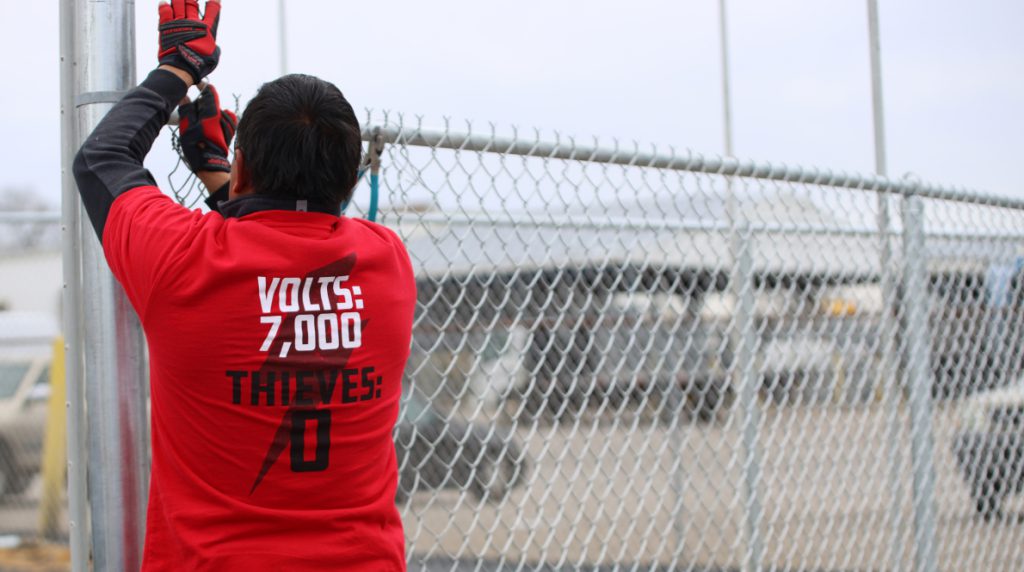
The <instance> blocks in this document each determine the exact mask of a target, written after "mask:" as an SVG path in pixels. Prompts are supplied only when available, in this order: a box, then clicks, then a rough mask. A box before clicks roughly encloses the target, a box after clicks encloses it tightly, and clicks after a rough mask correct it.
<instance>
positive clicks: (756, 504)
mask: <svg viewBox="0 0 1024 572" xmlns="http://www.w3.org/2000/svg"><path fill="white" fill-rule="evenodd" d="M739 237H740V248H739V252H738V254H739V259H738V260H737V263H736V265H735V266H736V267H737V268H738V274H739V277H740V281H739V287H738V288H737V290H738V291H739V292H738V293H739V298H738V299H737V304H736V316H735V320H736V322H735V327H736V328H738V331H739V342H740V343H739V346H738V348H737V350H738V351H737V352H736V364H735V370H734V371H735V372H737V373H738V375H737V376H735V377H734V379H739V401H740V406H741V407H740V410H741V411H742V412H743V427H742V432H743V436H742V440H743V514H744V518H745V522H744V534H745V537H746V541H747V547H746V548H747V552H746V559H745V560H744V563H743V570H744V571H745V572H759V571H760V570H761V569H762V566H763V564H762V557H763V553H764V539H763V537H762V534H761V506H762V503H761V449H760V447H761V443H760V431H761V410H760V408H759V404H758V402H757V396H758V386H757V384H758V379H759V376H758V375H757V372H756V370H755V369H754V365H755V362H756V359H757V349H758V333H757V325H756V323H755V320H754V313H755V311H756V300H755V287H754V237H753V234H752V233H751V232H750V227H749V225H745V226H744V228H743V231H742V234H740V235H739Z"/></svg>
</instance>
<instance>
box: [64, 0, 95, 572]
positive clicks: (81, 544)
mask: <svg viewBox="0 0 1024 572" xmlns="http://www.w3.org/2000/svg"><path fill="white" fill-rule="evenodd" d="M75 15H76V13H75V0H61V2H60V105H61V110H60V113H61V211H62V213H61V218H62V222H61V249H62V253H61V255H62V258H63V285H62V295H63V297H62V308H61V310H62V312H63V315H64V316H63V318H64V328H63V329H64V356H65V374H66V377H65V380H66V382H65V387H66V391H67V393H66V399H67V404H66V409H67V434H68V439H67V447H68V457H67V471H68V521H69V522H68V536H69V539H68V540H69V544H70V547H71V570H72V572H85V571H86V570H88V567H89V526H88V522H87V519H88V518H89V516H88V514H89V513H88V505H87V500H88V499H87V495H88V493H87V491H86V451H85V394H84V388H83V384H82V380H83V376H82V368H83V360H84V352H83V351H82V339H81V335H82V332H81V316H82V311H81V309H82V283H81V275H82V251H81V240H79V237H80V233H79V225H80V220H79V217H80V214H81V208H80V204H79V200H78V192H77V190H76V187H75V181H74V179H73V178H72V176H71V162H72V160H73V158H74V155H75V149H76V148H77V146H78V142H79V140H80V139H79V136H78V133H77V131H76V129H77V121H76V114H75V84H76V81H75V76H76V71H75V68H76V62H77V60H76V51H75V45H76V42H75V30H77V21H76V18H75Z"/></svg>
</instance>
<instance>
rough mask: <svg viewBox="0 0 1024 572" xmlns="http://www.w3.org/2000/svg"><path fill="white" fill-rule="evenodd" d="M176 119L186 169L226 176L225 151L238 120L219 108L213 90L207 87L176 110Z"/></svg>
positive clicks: (226, 157) (228, 164) (228, 163)
mask: <svg viewBox="0 0 1024 572" xmlns="http://www.w3.org/2000/svg"><path fill="white" fill-rule="evenodd" d="M178 117H179V123H178V144H179V145H181V153H182V155H184V157H185V162H186V163H187V164H188V167H189V169H191V170H192V172H193V173H198V172H199V171H221V172H223V173H230V172H231V162H230V161H228V150H229V149H231V139H232V138H233V137H234V136H235V128H236V127H237V126H238V118H237V117H235V114H234V113H232V112H231V111H228V110H227V109H221V108H220V97H218V96H217V90H216V89H214V87H213V86H212V85H209V86H207V87H206V89H205V90H203V92H202V93H200V94H199V97H198V98H197V99H196V100H195V101H192V102H189V103H185V104H182V105H180V106H179V107H178ZM211 190H215V189H211Z"/></svg>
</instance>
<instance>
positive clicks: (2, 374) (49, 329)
mask: <svg viewBox="0 0 1024 572" xmlns="http://www.w3.org/2000/svg"><path fill="white" fill-rule="evenodd" d="M56 336H57V324H56V321H55V320H53V319H52V318H50V317H49V316H47V315H45V314H36V313H25V312H0V497H5V496H10V495H16V494H20V493H21V492H23V491H24V490H25V488H26V487H28V485H29V483H31V482H32V478H33V477H34V476H35V474H36V473H37V472H39V467H40V463H41V460H42V447H43V434H44V432H45V428H46V410H47V401H48V399H49V397H50V362H51V359H52V354H53V341H54V339H55V337H56Z"/></svg>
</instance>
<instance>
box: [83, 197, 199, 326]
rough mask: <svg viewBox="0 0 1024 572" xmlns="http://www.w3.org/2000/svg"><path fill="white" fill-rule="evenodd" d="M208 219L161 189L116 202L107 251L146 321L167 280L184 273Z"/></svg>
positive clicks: (108, 223)
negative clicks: (156, 293) (184, 263)
mask: <svg viewBox="0 0 1024 572" xmlns="http://www.w3.org/2000/svg"><path fill="white" fill-rule="evenodd" d="M206 216H210V215H206ZM212 216H217V215H212ZM204 219H205V217H204V215H203V214H202V213H201V212H200V211H198V210H195V211H192V210H189V209H187V208H185V207H183V206H181V205H179V204H178V203H176V202H174V201H173V200H171V198H170V197H168V196H167V195H165V194H163V193H162V192H160V190H159V189H157V188H156V187H139V188H136V189H133V190H132V191H130V192H127V193H124V194H122V195H120V196H118V197H117V198H116V199H115V200H114V201H113V204H112V205H111V208H110V211H109V213H108V215H107V220H106V226H105V230H104V232H103V253H104V254H105V255H106V258H107V263H108V264H109V265H110V270H111V271H112V272H113V274H114V277H115V278H117V280H118V281H119V282H120V283H121V285H122V286H124V289H125V293H126V294H127V295H128V299H129V300H130V301H131V303H132V305H133V306H134V307H135V311H136V312H137V313H138V314H139V317H140V318H142V319H143V321H145V315H146V309H147V307H148V305H149V300H150V298H152V296H153V292H154V290H155V289H156V288H157V286H158V285H159V284H160V283H161V281H162V280H161V277H163V276H168V275H169V273H175V272H180V271H181V270H182V269H181V264H182V261H183V260H185V259H186V257H187V255H188V252H189V250H190V248H191V246H192V245H193V243H194V242H195V240H196V239H197V236H198V234H199V233H200V232H201V231H202V229H203V226H204Z"/></svg>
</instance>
